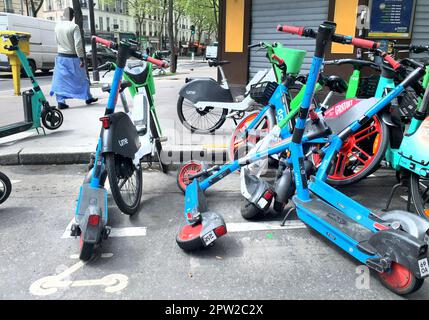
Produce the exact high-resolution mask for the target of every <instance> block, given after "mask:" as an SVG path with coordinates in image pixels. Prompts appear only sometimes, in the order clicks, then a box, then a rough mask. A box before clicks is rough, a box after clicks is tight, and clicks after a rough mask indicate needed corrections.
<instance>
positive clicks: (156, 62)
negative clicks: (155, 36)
mask: <svg viewBox="0 0 429 320" xmlns="http://www.w3.org/2000/svg"><path fill="white" fill-rule="evenodd" d="M145 60H146V61H147V62H150V63H152V64H154V65H157V66H158V67H160V68H168V67H169V65H168V63H167V62H165V61H163V60H158V59H155V58H152V57H149V56H147V58H146V59H145Z"/></svg>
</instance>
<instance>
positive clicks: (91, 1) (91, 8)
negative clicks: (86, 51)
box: [88, 0, 100, 81]
mask: <svg viewBox="0 0 429 320" xmlns="http://www.w3.org/2000/svg"><path fill="white" fill-rule="evenodd" d="M88 7H89V8H88V9H89V21H90V29H91V37H92V36H96V35H97V34H96V31H95V15H94V0H88ZM91 45H92V68H93V69H92V76H93V78H94V81H100V73H99V72H98V70H97V67H98V59H97V44H96V43H95V42H94V41H91Z"/></svg>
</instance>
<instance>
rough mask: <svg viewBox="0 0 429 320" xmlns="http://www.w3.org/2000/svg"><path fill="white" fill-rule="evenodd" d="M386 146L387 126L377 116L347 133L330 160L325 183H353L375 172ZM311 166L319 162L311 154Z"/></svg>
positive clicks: (387, 137)
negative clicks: (341, 145)
mask: <svg viewBox="0 0 429 320" xmlns="http://www.w3.org/2000/svg"><path fill="white" fill-rule="evenodd" d="M388 145H389V129H388V127H387V125H386V124H385V123H384V122H383V121H382V120H381V119H380V118H379V117H378V116H374V117H373V119H372V120H371V121H370V122H369V123H368V124H366V125H365V126H364V127H363V128H362V129H361V130H359V131H358V132H357V133H355V134H354V135H352V136H350V137H349V138H348V139H347V140H346V141H345V142H344V145H343V147H342V148H341V150H340V152H339V153H338V154H337V156H336V158H335V159H334V163H333V166H332V168H331V172H330V173H329V176H328V180H327V181H328V183H329V184H331V185H334V186H345V185H350V184H354V183H356V182H358V181H360V180H362V179H364V178H366V177H367V176H369V175H370V174H372V173H373V172H374V171H376V170H377V169H378V167H379V165H380V162H381V160H383V158H384V155H385V154H386V150H387V146H388ZM313 161H314V164H315V165H319V164H320V163H321V161H322V159H320V157H319V156H318V155H317V154H315V155H313Z"/></svg>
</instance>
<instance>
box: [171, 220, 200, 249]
mask: <svg viewBox="0 0 429 320" xmlns="http://www.w3.org/2000/svg"><path fill="white" fill-rule="evenodd" d="M202 229H203V225H202V224H201V223H199V224H197V225H196V226H191V225H185V226H183V227H182V228H181V229H180V231H179V234H178V235H177V237H176V242H177V245H178V246H179V247H180V249H182V250H183V251H186V252H191V251H197V250H200V249H203V248H204V245H203V242H202V240H201V231H202Z"/></svg>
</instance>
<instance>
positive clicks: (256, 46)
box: [247, 42, 262, 49]
mask: <svg viewBox="0 0 429 320" xmlns="http://www.w3.org/2000/svg"><path fill="white" fill-rule="evenodd" d="M259 47H262V42H259V43H255V44H251V45H250V46H248V47H247V48H248V49H253V48H259Z"/></svg>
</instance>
